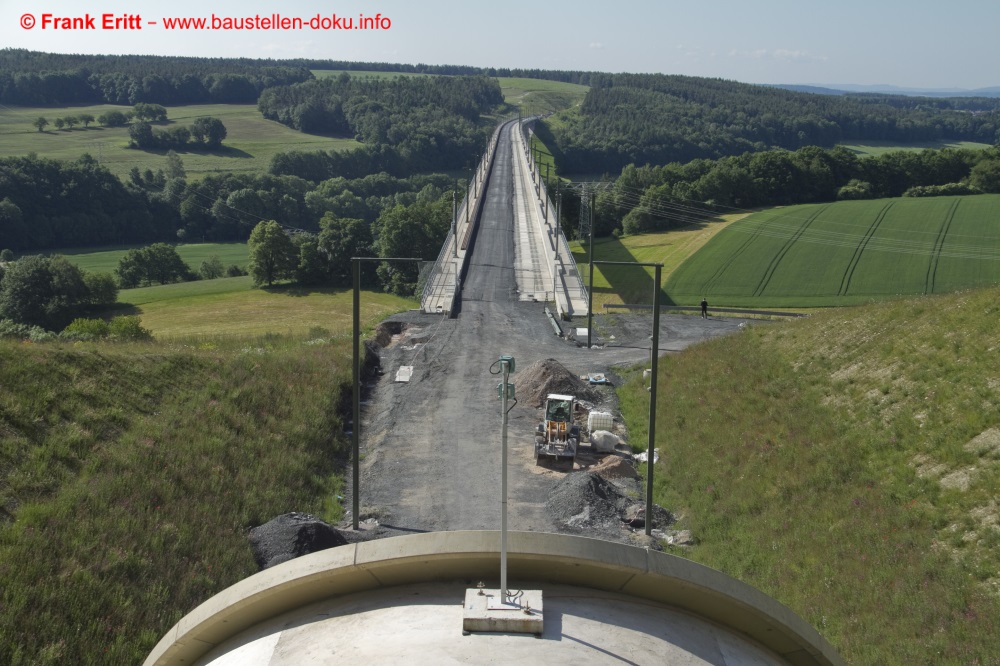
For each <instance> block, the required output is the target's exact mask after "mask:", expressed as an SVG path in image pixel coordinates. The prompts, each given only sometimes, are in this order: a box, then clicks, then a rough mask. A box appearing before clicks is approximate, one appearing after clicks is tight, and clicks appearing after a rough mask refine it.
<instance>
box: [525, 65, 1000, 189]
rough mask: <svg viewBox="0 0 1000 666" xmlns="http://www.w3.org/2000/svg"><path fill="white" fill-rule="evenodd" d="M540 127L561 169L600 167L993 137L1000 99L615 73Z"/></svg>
mask: <svg viewBox="0 0 1000 666" xmlns="http://www.w3.org/2000/svg"><path fill="white" fill-rule="evenodd" d="M591 85H592V87H591V89H590V91H589V92H588V93H587V96H586V98H585V99H584V102H583V105H582V106H581V108H580V109H578V110H570V111H565V112H563V113H561V114H559V115H558V116H557V117H556V118H555V119H553V120H552V121H547V122H546V123H544V124H542V125H541V126H540V127H539V134H540V136H541V137H542V138H543V140H545V141H546V143H547V144H548V145H549V146H550V147H551V148H552V149H553V150H554V151H555V153H556V156H557V159H558V161H559V164H560V165H561V167H562V169H563V170H565V171H571V172H583V173H586V172H597V173H601V172H604V173H607V172H614V171H618V170H619V169H621V168H622V167H624V166H625V165H627V164H646V163H649V164H668V163H670V162H688V161H691V160H695V159H704V158H718V157H722V156H726V155H739V154H742V153H745V152H756V151H762V150H768V149H772V148H785V149H788V150H795V149H797V148H801V147H804V146H821V147H833V146H834V145H836V144H837V143H838V142H841V141H847V140H884V141H895V142H898V143H911V142H917V141H929V140H938V139H949V140H968V141H979V142H983V143H990V144H992V143H996V142H998V141H1000V99H990V98H948V99H938V98H934V99H931V98H922V97H903V96H891V95H843V96H830V95H814V94H809V93H799V92H792V91H787V90H780V89H777V88H770V87H765V86H756V85H750V84H744V83H737V82H733V81H723V80H720V79H704V78H694V77H686V76H667V75H661V74H649V75H635V74H619V75H614V76H609V77H607V78H605V79H603V80H597V81H594V82H592V83H591Z"/></svg>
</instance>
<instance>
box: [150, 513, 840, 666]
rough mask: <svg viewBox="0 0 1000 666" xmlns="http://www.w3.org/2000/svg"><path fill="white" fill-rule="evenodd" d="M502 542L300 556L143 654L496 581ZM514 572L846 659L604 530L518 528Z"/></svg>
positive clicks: (454, 538) (464, 535) (768, 612)
mask: <svg viewBox="0 0 1000 666" xmlns="http://www.w3.org/2000/svg"><path fill="white" fill-rule="evenodd" d="M499 551H500V534H499V532H495V531H476V532H431V533H427V534H418V535H413V536H404V537H395V538H390V539H381V540H375V541H368V542H365V543H359V544H350V545H346V546H340V547H338V548H332V549H330V550H325V551H322V552H319V553H314V554H312V555H307V556H305V557H300V558H298V559H295V560H292V561H290V562H286V563H284V564H281V565H279V566H277V567H274V568H272V569H268V570H266V571H262V572H260V573H258V574H255V575H253V576H251V577H249V578H247V579H245V580H242V581H240V582H239V583H237V584H236V585H233V586H232V587H230V588H228V589H226V590H223V591H222V592H220V593H219V594H217V595H215V596H214V597H212V598H211V599H209V600H208V601H206V602H205V603H203V604H202V605H200V606H199V607H198V608H196V609H195V610H194V611H192V612H191V613H189V614H188V615H187V616H185V617H184V618H183V619H182V620H181V621H180V622H178V623H177V624H176V625H175V626H174V627H173V628H172V629H171V630H170V631H169V632H167V634H166V635H165V636H164V637H163V639H161V640H160V642H159V643H158V644H157V645H156V647H155V648H154V650H153V651H152V653H151V654H150V655H149V657H148V658H147V659H146V662H145V664H146V665H147V666H153V665H154V664H156V665H167V664H192V663H194V662H195V661H196V660H197V659H198V658H200V657H201V656H203V655H204V654H205V653H207V652H208V651H209V650H211V649H212V648H213V647H214V646H216V645H218V644H219V643H221V642H223V641H225V640H226V639H228V638H231V637H233V636H235V635H236V634H238V633H239V632H241V631H243V630H245V629H248V628H249V627H252V626H253V625H255V624H257V623H259V622H262V621H265V620H268V619H270V618H273V617H275V616H277V615H279V614H281V613H285V612H287V611H290V610H294V609H297V608H301V607H303V606H305V605H307V604H311V603H314V602H317V601H320V600H322V599H326V598H330V597H336V596H341V595H346V594H352V593H356V592H363V591H365V590H376V589H379V588H387V587H394V586H398V585H406V584H411V583H419V582H427V581H454V580H463V579H468V580H485V581H492V580H495V579H496V578H498V577H499V559H500V555H499ZM508 575H509V577H510V579H511V580H512V581H517V583H518V584H519V585H522V584H523V583H525V582H529V581H531V582H539V583H545V582H549V583H558V584H563V585H575V586H579V587H586V588H595V589H601V590H609V591H614V592H619V593H623V594H627V595H630V596H634V597H637V598H641V599H647V600H650V601H655V602H658V603H662V604H666V605H668V606H671V607H674V608H678V609H681V610H684V611H687V612H689V613H692V614H695V615H697V616H700V617H702V618H705V619H707V620H709V621H712V622H714V623H716V624H719V625H721V626H723V627H726V628H729V629H731V630H734V631H736V632H739V633H741V634H744V635H746V636H747V637H749V638H751V639H753V640H755V641H756V642H758V643H760V644H761V645H763V646H765V647H766V648H768V649H770V650H772V651H773V652H775V653H777V654H779V655H781V657H783V658H784V659H786V660H787V662H788V663H790V664H842V663H843V661H842V660H841V659H840V657H839V656H838V655H837V653H836V652H835V651H834V649H833V648H832V647H831V646H830V645H829V644H828V643H827V642H826V641H825V640H824V639H823V638H822V637H821V636H820V635H819V633H817V632H816V630H815V629H813V628H812V627H811V626H809V625H808V624H807V623H806V622H805V621H803V620H802V619H801V618H799V617H798V616H797V615H795V614H794V613H792V612H791V611H790V610H789V609H788V608H786V607H785V606H783V605H781V604H779V603H778V602H777V601H775V600H774V599H771V598H770V597H768V596H767V595H765V594H763V593H761V592H760V591H758V590H756V589H754V588H752V587H750V586H749V585H746V584H744V583H741V582H739V581H738V580H736V579H734V578H731V577H729V576H727V575H725V574H723V573H720V572H718V571H715V570H714V569H710V568H708V567H704V566H702V565H699V564H696V563H694V562H691V561H690V560H685V559H683V558H680V557H676V556H673V555H666V554H664V553H659V552H656V551H649V550H645V549H642V548H636V547H634V546H626V545H623V544H618V543H613V542H609V541H600V540H597V539H588V538H583V537H574V536H567V535H561V534H547V533H539V532H512V533H510V534H509V536H508Z"/></svg>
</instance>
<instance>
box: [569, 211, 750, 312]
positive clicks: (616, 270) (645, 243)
mask: <svg viewBox="0 0 1000 666" xmlns="http://www.w3.org/2000/svg"><path fill="white" fill-rule="evenodd" d="M746 216H747V213H734V214H732V215H723V216H721V217H720V218H718V219H712V220H705V221H704V222H701V223H698V224H693V225H690V226H687V227H683V228H681V229H671V230H669V231H661V232H658V233H650V234H641V235H638V236H625V237H624V238H620V239H619V238H613V237H610V238H597V239H595V240H594V261H635V262H640V263H661V264H663V269H662V271H661V275H660V279H661V280H663V282H664V283H665V282H666V280H667V278H669V277H670V276H671V275H672V274H673V272H674V271H675V270H677V268H678V267H679V266H681V265H682V264H683V263H684V262H685V261H687V259H688V258H689V257H691V256H692V255H693V254H694V253H695V252H697V251H698V250H700V249H701V248H702V247H703V246H704V245H705V244H706V243H707V242H708V241H709V240H710V239H711V238H713V237H714V236H715V235H716V234H718V233H719V232H721V231H722V230H723V229H725V228H726V227H728V226H729V225H731V224H733V223H735V222H736V221H738V220H741V219H743V218H744V217H746ZM569 247H570V250H571V251H572V252H573V259H575V260H576V263H577V266H579V267H580V274H581V275H582V276H583V280H584V284H587V283H588V282H589V277H588V271H589V263H588V262H589V260H590V254H589V248H588V247H587V244H586V243H584V242H581V241H571V242H570V244H569ZM652 286H653V269H652V268H632V267H629V266H600V265H598V266H595V267H594V310H595V311H596V312H600V311H601V310H602V308H603V306H604V304H605V303H651V302H652V298H653V292H652Z"/></svg>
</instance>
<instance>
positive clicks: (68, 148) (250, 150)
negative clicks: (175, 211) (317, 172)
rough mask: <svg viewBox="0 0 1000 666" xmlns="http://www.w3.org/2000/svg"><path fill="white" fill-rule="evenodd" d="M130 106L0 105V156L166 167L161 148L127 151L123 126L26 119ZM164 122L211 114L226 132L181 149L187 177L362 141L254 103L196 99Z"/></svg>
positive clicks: (260, 165)
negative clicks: (42, 125)
mask: <svg viewBox="0 0 1000 666" xmlns="http://www.w3.org/2000/svg"><path fill="white" fill-rule="evenodd" d="M129 108H130V107H120V106H113V105H108V104H104V105H98V106H74V107H61V108H51V107H39V108H34V107H9V106H5V107H0V156H6V155H26V154H28V153H31V152H34V153H37V154H38V155H40V156H42V157H51V158H54V159H67V160H71V159H72V160H75V159H77V158H78V157H80V155H82V154H84V153H90V154H91V155H93V156H94V157H95V158H97V159H99V160H100V162H101V163H102V164H104V165H105V166H107V167H108V168H109V169H110V170H111V171H112V172H113V173H114V174H116V175H117V176H119V177H120V178H124V177H125V176H127V175H128V172H129V170H130V169H131V168H132V167H138V168H139V170H140V171H145V170H146V169H152V170H153V171H156V170H157V169H165V168H166V151H161V150H157V151H143V150H130V149H129V148H128V147H127V146H128V141H129V139H128V128H127V127H117V128H110V127H109V128H104V127H99V126H97V125H96V124H93V125H91V126H90V127H89V128H84V127H83V126H82V125H79V126H77V127H76V128H75V129H72V130H67V129H63V130H57V129H54V128H53V127H52V126H51V125H50V126H49V127H48V128H47V131H45V132H38V131H37V130H36V129H35V128H34V127H32V125H31V123H32V122H33V121H34V120H35V119H36V118H38V117H39V116H44V117H45V118H48V119H49V122H50V123H51V122H52V121H53V120H55V119H56V118H61V117H65V116H71V115H73V116H75V115H79V114H81V113H89V114H91V115H93V116H94V117H97V116H100V115H101V114H102V113H104V112H106V111H109V110H119V111H128V110H129ZM167 114H168V117H169V121H168V122H167V123H155V124H154V125H153V126H154V127H160V128H164V127H171V126H173V125H184V126H187V125H190V124H191V123H193V122H194V120H195V119H196V118H198V117H201V116H213V117H215V118H218V119H219V120H221V121H222V123H223V124H224V125H225V126H226V130H227V133H228V136H227V138H226V140H225V142H224V143H223V148H222V149H221V150H220V151H215V152H204V151H197V152H183V151H179V155H180V156H181V159H182V160H183V162H184V168H185V170H186V171H187V174H188V178H189V179H190V178H194V179H197V178H198V177H200V176H203V175H206V174H210V173H226V172H249V171H266V170H267V167H268V164H270V161H271V157H272V156H273V155H275V154H276V153H280V152H284V151H287V150H342V149H344V148H352V147H356V146H359V145H361V144H359V143H357V142H356V141H354V140H353V139H336V138H331V137H323V136H316V135H312V134H303V133H301V132H297V131H295V130H293V129H290V128H288V127H285V126H284V125H282V124H280V123H277V122H274V121H271V120H265V119H264V118H262V117H261V115H260V112H259V111H258V110H257V107H256V105H253V104H197V105H191V106H172V107H168V108H167Z"/></svg>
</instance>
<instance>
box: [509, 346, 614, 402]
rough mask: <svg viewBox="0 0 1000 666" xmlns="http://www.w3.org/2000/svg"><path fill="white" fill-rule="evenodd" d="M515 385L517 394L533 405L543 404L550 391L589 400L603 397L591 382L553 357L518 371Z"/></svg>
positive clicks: (592, 400)
mask: <svg viewBox="0 0 1000 666" xmlns="http://www.w3.org/2000/svg"><path fill="white" fill-rule="evenodd" d="M514 385H515V386H516V387H517V395H518V396H519V397H520V396H524V398H525V399H526V400H527V402H528V404H529V405H531V406H532V407H541V406H543V405H544V404H545V396H547V395H548V394H550V393H561V394H564V395H572V396H575V397H576V399H577V400H586V401H588V402H598V401H600V399H601V394H600V393H599V392H598V391H596V390H595V389H593V388H591V386H590V384H588V383H586V382H585V381H583V380H582V379H580V378H579V377H577V376H576V375H574V374H573V373H572V372H570V371H569V370H567V369H566V367H565V366H563V364H562V363H560V362H559V361H557V360H555V359H553V358H547V359H545V360H543V361H535V362H534V363H532V364H531V365H529V366H528V367H527V368H525V369H524V370H520V371H518V372H517V374H515V375H514Z"/></svg>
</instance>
